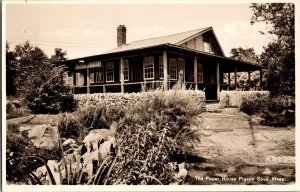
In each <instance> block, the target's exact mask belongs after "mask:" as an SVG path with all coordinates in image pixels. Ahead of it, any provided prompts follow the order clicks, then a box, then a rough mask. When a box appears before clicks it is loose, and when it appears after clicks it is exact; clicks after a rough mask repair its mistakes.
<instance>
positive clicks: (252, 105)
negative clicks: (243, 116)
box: [240, 95, 295, 127]
mask: <svg viewBox="0 0 300 192" xmlns="http://www.w3.org/2000/svg"><path fill="white" fill-rule="evenodd" d="M240 111H242V112H244V113H247V114H248V115H254V114H261V116H262V117H263V118H264V120H263V121H262V123H263V124H264V125H269V126H275V127H278V126H288V125H293V124H295V98H293V97H290V96H278V97H272V98H267V97H263V96H260V95H258V96H256V97H245V98H243V101H242V104H241V107H240Z"/></svg>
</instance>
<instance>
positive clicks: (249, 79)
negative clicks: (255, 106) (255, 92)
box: [248, 71, 251, 90]
mask: <svg viewBox="0 0 300 192" xmlns="http://www.w3.org/2000/svg"><path fill="white" fill-rule="evenodd" d="M248 81H249V90H250V89H251V72H250V71H248Z"/></svg>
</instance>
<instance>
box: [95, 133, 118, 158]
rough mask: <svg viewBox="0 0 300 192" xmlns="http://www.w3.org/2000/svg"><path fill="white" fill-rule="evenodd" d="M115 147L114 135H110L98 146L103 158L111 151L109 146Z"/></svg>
mask: <svg viewBox="0 0 300 192" xmlns="http://www.w3.org/2000/svg"><path fill="white" fill-rule="evenodd" d="M115 147H116V141H115V138H114V137H111V138H110V139H109V140H108V141H105V142H104V143H102V144H101V145H100V147H99V154H100V156H101V157H102V158H103V159H106V158H107V157H108V156H109V155H110V153H111V148H115Z"/></svg>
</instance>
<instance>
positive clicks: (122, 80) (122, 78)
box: [120, 57, 124, 93]
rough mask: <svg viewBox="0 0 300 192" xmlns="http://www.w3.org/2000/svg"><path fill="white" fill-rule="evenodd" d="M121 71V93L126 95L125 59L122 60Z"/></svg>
mask: <svg viewBox="0 0 300 192" xmlns="http://www.w3.org/2000/svg"><path fill="white" fill-rule="evenodd" d="M120 65H121V71H120V80H121V93H124V59H123V57H121V59H120Z"/></svg>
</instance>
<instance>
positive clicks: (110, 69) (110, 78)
mask: <svg viewBox="0 0 300 192" xmlns="http://www.w3.org/2000/svg"><path fill="white" fill-rule="evenodd" d="M114 72H115V71H114V63H113V62H108V63H106V82H114V74H115V73H114Z"/></svg>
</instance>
